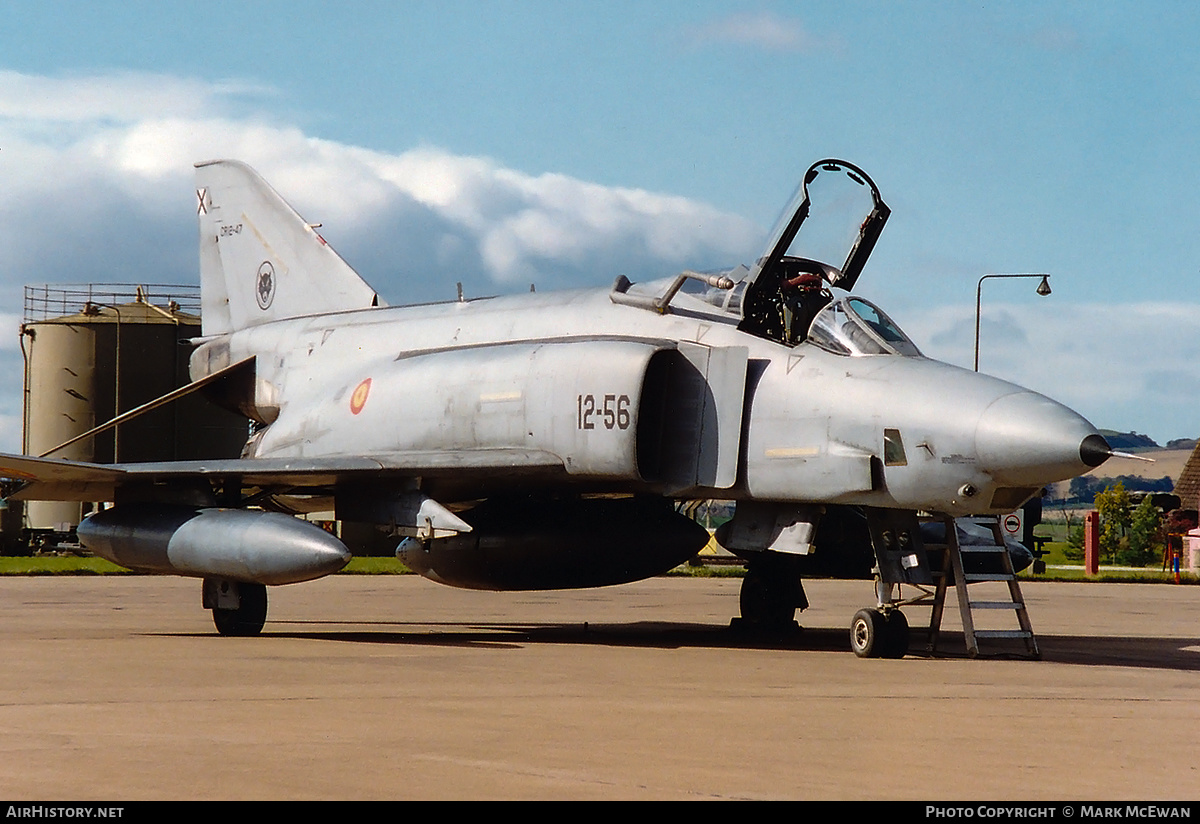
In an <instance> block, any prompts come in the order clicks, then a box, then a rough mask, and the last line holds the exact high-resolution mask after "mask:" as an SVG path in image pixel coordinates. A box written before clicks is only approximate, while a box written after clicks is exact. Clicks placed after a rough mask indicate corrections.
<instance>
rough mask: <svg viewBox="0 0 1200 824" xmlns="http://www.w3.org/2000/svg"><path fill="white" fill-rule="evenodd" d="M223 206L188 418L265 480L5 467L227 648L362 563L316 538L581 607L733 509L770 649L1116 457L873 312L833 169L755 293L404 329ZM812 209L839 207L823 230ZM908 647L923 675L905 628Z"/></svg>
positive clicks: (202, 213)
mask: <svg viewBox="0 0 1200 824" xmlns="http://www.w3.org/2000/svg"><path fill="white" fill-rule="evenodd" d="M197 185H198V189H197V198H198V201H197V203H198V208H197V212H198V217H199V223H200V277H201V292H202V305H203V313H202V314H203V326H202V331H203V337H201V338H199V339H197V340H195V341H194V343H195V349H194V353H193V354H192V357H191V377H192V381H193V382H192V383H191V384H189V385H188V387H186V388H185V389H184V390H182V391H184V392H186V391H192V390H202V391H204V392H206V393H207V394H209V396H210V397H212V398H214V399H216V400H218V401H219V402H221V403H223V404H224V405H226V406H228V407H230V408H233V409H237V410H239V411H241V412H242V413H243V414H244V415H245V416H246V417H247V418H249V419H250V421H252V422H253V424H252V434H251V435H250V437H249V439H248V441H247V442H246V445H245V448H244V450H243V453H242V457H241V458H239V459H232V460H214V461H198V462H168V463H153V464H117V465H111V466H102V465H96V464H83V463H77V462H69V461H61V460H54V459H53V458H31V457H22V456H11V455H5V456H0V476H3V477H7V478H10V479H13V480H12V481H11V482H10V483H9V484H8V489H7V490H6V491H7V492H8V494H9V496H10V497H12V498H14V499H25V500H86V501H108V502H112V506H110V507H109V508H106V509H102V510H101V511H99V512H97V513H95V514H93V515H91V516H89V517H88V518H87V519H85V520H84V522H83V523H82V524H80V526H79V529H78V535H79V540H80V541H81V542H82V543H83V544H84V545H85V546H86V547H87V548H88V549H90V550H92V551H93V552H95V553H96V554H97V555H100V556H102V557H105V558H108V559H110V560H112V561H114V562H116V563H117V564H120V565H122V566H126V567H129V568H131V569H135V570H142V571H149V572H159V573H171V574H177V575H185V576H193V577H198V578H202V579H204V584H203V594H204V605H205V606H206V607H207V608H210V609H211V610H212V613H213V617H214V620H215V623H216V626H217V629H218V630H219V631H220V632H221V633H222V634H232V635H248V634H256V633H258V632H259V631H261V629H262V627H263V624H264V621H265V618H266V586H268V585H278V584H287V583H294V582H299V581H306V580H311V579H314V578H318V577H320V576H323V575H327V574H329V573H332V572H335V571H337V570H338V569H340V568H341V567H342V566H344V565H345V564H346V562H347V561H348V560H349V558H350V553H349V552H348V550H347V549H346V547H345V546H344V545H343V544H342V543H341V542H340V541H339V540H338V539H337V538H336V537H334V536H333V535H331V534H329V533H327V532H325V531H323V530H321V529H319V528H318V527H317V526H314V525H312V524H310V523H308V522H306V521H304V520H301V519H298V518H296V517H293V516H294V515H296V514H298V513H306V512H321V511H330V510H332V511H333V512H335V513H336V517H337V518H338V519H342V520H346V521H355V522H368V523H372V524H375V525H377V526H378V527H379V528H381V529H384V530H387V531H388V532H389V533H390V534H392V535H394V536H396V539H397V540H398V542H399V546H398V548H397V550H396V554H397V555H398V556H399V557H400V558H401V559H403V561H404V563H406V564H407V565H408V566H410V567H411V568H413V569H414V570H416V571H417V572H419V573H420V574H422V575H424V576H425V577H427V578H429V579H431V580H433V581H437V582H439V583H443V584H449V585H451V586H460V587H471V588H479V589H556V588H571V587H591V586H604V585H610V584H619V583H625V582H629V581H635V580H639V579H642V578H646V577H649V576H652V575H655V574H658V573H661V572H664V571H666V570H668V569H670V568H672V567H674V566H676V565H678V564H680V563H681V562H684V561H686V560H687V559H689V558H691V557H692V556H693V555H695V553H696V552H697V551H698V550H699V549H700V548H701V547H703V546H704V545H705V544H706V542H707V540H708V533H707V532H706V531H705V530H704V529H703V528H701V527H700V526H698V525H697V524H696V523H695V522H694V521H693V520H691V519H690V518H688V517H686V516H685V515H683V514H681V513H680V512H679V506H678V504H679V503H680V502H683V501H689V500H697V499H721V500H730V501H735V502H736V510H735V514H734V517H733V519H732V520H731V521H729V522H728V523H727V524H725V525H724V526H722V527H721V529H720V530H719V531H718V534H717V537H718V539H719V540H720V542H721V543H722V544H723V545H724V546H725V547H726V548H727V549H729V550H731V551H732V552H734V553H736V554H737V555H738V556H740V557H741V558H743V559H745V560H746V562H747V564H748V568H747V570H748V571H747V575H746V577H745V579H744V583H743V585H742V598H741V611H742V616H741V622H742V623H743V624H746V625H750V626H774V625H780V624H783V625H786V624H788V623H790V622H792V621H793V616H794V613H795V610H796V609H797V608H803V607H805V606H807V601H806V599H805V595H804V590H803V587H802V584H801V578H802V576H803V575H804V574H814V573H820V574H868V575H869V574H870V570H871V569H872V568H875V570H876V573H877V574H878V570H879V569H882V568H883V567H884V566H886V565H887V563H888V558H887V557H885V556H887V555H888V553H894V552H895V551H897V550H898V548H899V551H901V552H904V553H907V554H905V555H904V558H905V559H911V560H912V561H913V563H912V564H909V563H905V564H904V567H905V569H908V568H909V567H912V568H913V569H914V570H915V572H914V573H913V574H914V575H917V576H918V577H920V576H921V575H926V576H927V574H928V569H927V566H925V565H926V560H925V559H924V557H923V553H921V552H919V551H917V550H919V547H920V538H919V531H918V529H917V513H918V512H924V513H940V514H943V515H946V516H954V515H965V514H984V513H1005V512H1010V511H1012V510H1013V509H1015V508H1017V507H1019V506H1020V505H1021V504H1022V503H1023V502H1024V501H1026V500H1027V499H1029V498H1030V497H1031V496H1033V495H1034V494H1036V493H1037V492H1038V491H1039V490H1040V489H1041V488H1042V487H1043V486H1045V485H1046V484H1049V483H1051V482H1054V481H1058V480H1062V479H1066V478H1070V477H1073V476H1075V475H1077V474H1081V473H1083V472H1086V471H1088V470H1089V469H1091V468H1093V467H1096V466H1098V465H1099V464H1100V463H1102V462H1103V461H1104V460H1105V459H1106V458H1108V457H1109V456H1110V455H1112V454H1113V453H1112V451H1111V450H1110V448H1109V445H1108V444H1107V443H1106V442H1105V440H1104V439H1103V437H1101V436H1100V434H1099V433H1098V432H1097V431H1096V429H1095V428H1094V427H1093V426H1092V425H1091V424H1090V423H1089V422H1088V421H1086V420H1084V419H1083V418H1082V417H1080V416H1079V415H1077V414H1076V413H1075V412H1072V411H1071V410H1070V409H1067V408H1066V407H1064V406H1062V405H1061V404H1058V403H1056V402H1055V401H1053V400H1050V399H1049V398H1047V397H1044V396H1042V395H1039V394H1037V393H1035V392H1031V391H1028V390H1026V389H1023V388H1021V387H1019V386H1015V385H1013V384H1011V383H1006V382H1005V381H1001V380H997V379H995V378H992V377H988V376H986V375H981V374H977V373H974V372H971V371H967V370H965V369H961V368H958V367H956V366H951V365H948V364H945V363H940V362H938V361H935V360H931V359H929V358H926V357H923V356H922V355H921V353H920V351H919V350H918V349H917V346H916V345H915V344H914V343H913V342H912V341H911V340H910V339H909V338H908V337H907V336H906V335H905V334H904V332H903V331H901V330H900V328H899V327H898V326H897V325H896V324H895V323H894V322H892V321H891V320H890V319H889V318H888V316H887V315H886V314H885V313H884V312H883V311H882V310H881V309H879V308H878V307H876V306H875V305H873V304H872V303H870V302H869V301H867V300H865V299H863V298H861V297H856V296H853V295H850V294H849V293H848V292H849V290H851V289H853V287H854V284H855V282H856V281H857V280H858V277H859V274H860V273H861V272H862V269H863V266H864V264H865V263H866V261H867V258H868V256H869V255H870V253H871V250H872V248H873V247H874V245H875V242H876V240H877V238H878V237H879V234H880V232H881V230H882V229H883V225H884V223H885V222H886V220H887V218H888V215H889V213H890V210H889V209H888V207H887V206H886V205H885V204H884V202H883V200H882V199H881V198H880V194H879V190H878V188H877V187H876V186H875V184H874V183H873V182H872V181H871V179H870V178H869V177H867V175H866V174H865V173H863V172H862V171H861V170H860V169H858V168H856V167H855V166H853V165H851V164H849V163H846V162H844V161H839V160H823V161H820V162H819V163H816V164H814V165H813V166H812V167H811V168H810V169H809V170H808V172H807V174H806V175H805V177H804V181H803V183H802V184H801V186H800V188H799V189H798V191H797V194H796V197H795V199H794V200H793V202H792V204H791V205H790V206H789V207H788V208H787V209H786V210H785V212H784V214H783V217H782V219H781V221H780V223H779V225H778V226H777V227H776V229H775V231H774V232H773V235H772V237H771V239H770V241H769V243H768V245H767V247H766V250H765V252H764V254H763V255H762V257H760V258H759V259H758V260H757V261H756V262H754V263H753V264H752V265H749V266H739V267H737V268H735V269H731V270H728V271H723V272H709V273H697V272H691V271H685V272H683V273H681V274H679V275H678V276H676V277H674V278H670V279H666V280H663V281H659V282H650V283H637V284H635V283H631V282H630V281H629V280H628V279H627V278H625V277H623V276H622V277H619V278H617V281H616V283H615V284H614V285H613V286H612V287H611V288H609V289H588V290H579V291H569V292H560V293H530V294H522V295H514V296H506V297H493V298H484V299H475V300H465V299H462V298H461V297H460V299H459V300H457V301H453V302H447V303H438V304H427V305H418V306H402V307H386V306H384V305H383V303H382V301H381V300H380V299H379V296H378V295H377V294H376V292H375V290H374V289H372V288H371V287H370V286H369V285H367V284H366V283H365V282H364V281H363V280H362V279H361V278H360V277H359V276H358V275H357V274H356V273H355V271H354V270H353V269H351V268H350V266H349V265H347V264H346V263H345V262H344V261H343V260H342V259H341V258H340V257H339V256H338V255H337V254H336V253H335V252H334V251H333V250H332V249H331V248H330V247H329V246H328V245H327V244H326V242H325V240H324V239H323V238H322V237H321V236H320V235H319V234H318V233H317V231H316V230H315V225H313V224H309V223H306V222H305V221H304V220H303V219H302V218H301V217H300V216H299V215H298V214H296V212H294V211H293V210H292V209H291V207H290V206H288V204H287V203H286V202H285V201H284V200H283V199H282V198H281V197H280V195H279V194H278V193H276V192H275V190H274V189H272V188H271V187H270V186H269V185H268V184H267V183H266V182H265V181H264V180H263V179H262V178H261V177H259V175H258V174H256V173H255V172H254V171H253V170H252V169H250V168H249V167H248V166H246V165H244V164H242V163H239V162H236V161H230V160H221V161H212V162H206V163H200V164H197ZM815 193H822V199H824V200H826V201H827V205H828V206H829V207H830V208H829V210H828V212H827V213H823V216H821V217H818V216H817V214H816V213H814V214H813V216H812V219H810V211H811V204H813V203H815V202H816V199H814V194H815ZM847 204H849V207H848V206H847ZM850 207H852V208H850ZM860 207H861V208H860ZM802 228H803V231H801V230H802ZM839 237H840V238H841V240H842V245H840V246H838V245H836V244H837V243H838V240H839ZM847 250H848V253H847ZM801 255H803V256H801ZM179 394H180V392H179V391H177V392H176V393H172V395H171V396H170V397H175V396H178V395H179ZM139 411H142V410H134V411H133V412H131V413H127V415H132V414H136V413H137V412H139ZM892 560H895V559H892ZM914 564H915V566H914ZM922 570H924V572H922ZM905 574H907V573H905ZM880 591H881V592H882V588H880ZM892 607H893V605H892V604H891V603H890V602H888V601H887V600H886V599H885V598H884V597H883V596H882V595H881V596H880V597H879V608H881V609H882V612H883V614H884V615H885V616H886V615H890V614H891V613H892V612H893V611H894V610H893V608H892ZM895 623H896V624H897V625H898V624H900V623H902V622H899V621H897V622H895ZM887 626H888V622H887V621H886V620H884V621H880V622H877V623H874V624H872V626H871V627H870V629H871V631H872V632H876V631H878V632H883V631H884V629H886V627H887ZM896 633H901V635H902V637H899V638H897V637H893V636H895V635H896ZM885 641H886V643H884V641H881V642H880V645H878V647H877V648H885V654H886V649H891V650H893V651H895V650H897V649H899V650H901V654H902V650H903V649H906V648H907V644H908V640H907V625H906V624H904V626H903V627H902V628H901V629H898V630H894V631H891V632H889V634H888V637H887V638H886V639H885Z"/></svg>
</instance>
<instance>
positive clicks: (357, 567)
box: [338, 557, 413, 575]
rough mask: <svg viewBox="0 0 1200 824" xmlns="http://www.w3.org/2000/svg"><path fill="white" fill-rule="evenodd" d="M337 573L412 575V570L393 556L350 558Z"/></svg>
mask: <svg viewBox="0 0 1200 824" xmlns="http://www.w3.org/2000/svg"><path fill="white" fill-rule="evenodd" d="M338 574H339V575H412V574H413V571H412V570H411V569H409V568H408V567H406V566H405V565H404V564H402V563H400V562H399V561H398V560H396V559H395V558H366V557H363V558H351V559H350V563H348V564H346V566H345V568H344V569H342V571H341V572H339V573H338Z"/></svg>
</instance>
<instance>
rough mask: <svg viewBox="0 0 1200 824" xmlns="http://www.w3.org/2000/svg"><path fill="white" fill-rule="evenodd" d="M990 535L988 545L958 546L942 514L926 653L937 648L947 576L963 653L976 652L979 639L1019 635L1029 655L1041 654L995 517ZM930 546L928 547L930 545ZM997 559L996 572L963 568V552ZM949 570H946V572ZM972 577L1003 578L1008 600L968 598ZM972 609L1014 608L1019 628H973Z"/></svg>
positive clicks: (950, 523) (954, 532)
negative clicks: (942, 537) (960, 627)
mask: <svg viewBox="0 0 1200 824" xmlns="http://www.w3.org/2000/svg"><path fill="white" fill-rule="evenodd" d="M990 520H991V529H992V535H993V536H994V538H995V541H996V543H995V544H994V545H989V546H960V545H959V543H958V530H957V529H956V528H955V524H954V519H953V518H949V517H947V518H945V519H944V522H945V525H946V543H945V545H944V546H943V547H942V549H943V556H942V571H941V572H940V573H938V582H937V589H936V591H935V593H934V598H933V613H932V615H931V616H930V619H929V646H928V650H929V652H930V653H933V652H936V651H937V642H938V632H939V631H940V629H941V625H942V609H943V608H944V607H945V604H946V587H947V585H948V584H949V583H950V581H951V580H953V582H954V588H955V590H957V592H958V610H959V613H960V614H961V616H962V625H963V637H964V638H965V640H966V642H967V654H968V655H970V656H971V657H972V658H975V657H976V656H978V655H979V641H980V640H981V639H988V638H1019V639H1021V640H1022V641H1023V642H1024V643H1025V651H1026V653H1027V654H1028V655H1029V657H1030V658H1041V651H1040V650H1039V649H1038V645H1037V639H1036V638H1035V637H1034V635H1033V625H1032V624H1031V623H1030V622H1029V611H1028V610H1027V609H1026V608H1025V599H1024V597H1022V595H1021V585H1020V584H1019V583H1018V582H1017V574H1016V572H1014V571H1013V565H1012V558H1011V557H1010V556H1009V554H1008V547H1006V546H1005V545H1004V536H1003V534H1002V533H1001V531H1000V521H999V519H990ZM931 548H932V547H931ZM964 554H969V555H971V556H974V557H977V558H980V559H987V558H995V559H997V560H998V561H999V563H998V564H995V565H993V567H995V566H998V567H999V568H1000V570H1001V571H1000V572H964V570H963V555H964ZM948 573H949V574H948ZM976 581H1004V582H1005V583H1007V584H1008V592H1009V596H1010V600H1008V601H972V600H971V598H970V595H969V593H968V592H967V585H968V584H970V583H973V582H976ZM976 609H1011V610H1013V611H1015V612H1016V615H1017V621H1018V623H1019V624H1020V627H1021V628H1020V629H1019V630H995V629H986V630H984V629H975V621H974V617H973V612H972V611H973V610H976Z"/></svg>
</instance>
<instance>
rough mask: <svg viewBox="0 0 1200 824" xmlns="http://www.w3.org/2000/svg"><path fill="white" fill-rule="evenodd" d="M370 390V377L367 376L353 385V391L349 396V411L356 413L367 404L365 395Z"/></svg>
mask: <svg viewBox="0 0 1200 824" xmlns="http://www.w3.org/2000/svg"><path fill="white" fill-rule="evenodd" d="M370 392H371V379H370V378H367V379H366V380H364V381H363V382H362V383H360V384H359V385H358V386H356V387H354V393H353V394H352V395H351V396H350V412H351V414H354V415H357V414H358V413H359V412H361V411H362V410H363V407H364V406H366V405H367V395H369V394H370Z"/></svg>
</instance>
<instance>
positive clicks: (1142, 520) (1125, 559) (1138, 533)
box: [1117, 495, 1163, 567]
mask: <svg viewBox="0 0 1200 824" xmlns="http://www.w3.org/2000/svg"><path fill="white" fill-rule="evenodd" d="M1162 538H1163V535H1162V512H1161V511H1160V510H1159V508H1158V507H1156V506H1155V505H1154V503H1153V502H1152V500H1151V498H1150V496H1149V495H1147V496H1146V497H1145V498H1142V502H1141V503H1140V504H1138V506H1137V509H1135V510H1134V511H1133V515H1132V516H1131V518H1130V524H1129V542H1128V546H1127V547H1126V548H1125V550H1124V551H1123V552H1119V553H1118V554H1117V563H1119V564H1125V565H1126V566H1138V567H1140V566H1145V565H1146V564H1148V563H1150V562H1151V561H1154V560H1156V559H1158V558H1160V557H1162Z"/></svg>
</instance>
